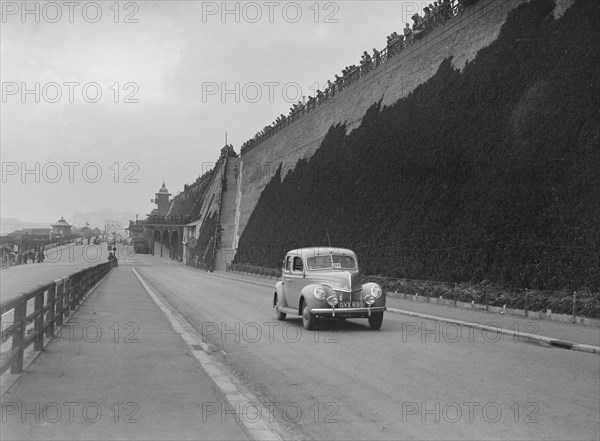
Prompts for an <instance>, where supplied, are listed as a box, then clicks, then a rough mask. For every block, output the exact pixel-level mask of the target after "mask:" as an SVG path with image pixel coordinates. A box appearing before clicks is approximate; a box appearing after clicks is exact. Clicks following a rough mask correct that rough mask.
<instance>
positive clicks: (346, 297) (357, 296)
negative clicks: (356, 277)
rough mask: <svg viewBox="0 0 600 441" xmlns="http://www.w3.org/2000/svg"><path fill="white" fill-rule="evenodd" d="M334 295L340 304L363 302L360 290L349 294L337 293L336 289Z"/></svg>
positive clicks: (344, 292)
mask: <svg viewBox="0 0 600 441" xmlns="http://www.w3.org/2000/svg"><path fill="white" fill-rule="evenodd" d="M335 295H336V296H337V298H338V300H339V301H340V302H342V301H362V300H363V298H362V290H361V289H356V290H354V291H352V292H351V293H349V292H346V291H339V290H337V289H336V290H335Z"/></svg>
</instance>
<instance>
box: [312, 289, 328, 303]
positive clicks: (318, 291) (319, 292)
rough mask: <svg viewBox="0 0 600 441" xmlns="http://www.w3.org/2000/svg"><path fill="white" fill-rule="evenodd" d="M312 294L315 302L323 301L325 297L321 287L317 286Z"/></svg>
mask: <svg viewBox="0 0 600 441" xmlns="http://www.w3.org/2000/svg"><path fill="white" fill-rule="evenodd" d="M313 294H314V295H315V298H316V299H317V300H325V296H326V295H327V293H326V292H325V289H323V287H322V286H317V287H316V288H315V291H314V292H313Z"/></svg>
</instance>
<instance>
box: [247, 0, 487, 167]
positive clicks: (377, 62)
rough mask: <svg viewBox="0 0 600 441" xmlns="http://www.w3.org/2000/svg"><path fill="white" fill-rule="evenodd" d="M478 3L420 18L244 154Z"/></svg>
mask: <svg viewBox="0 0 600 441" xmlns="http://www.w3.org/2000/svg"><path fill="white" fill-rule="evenodd" d="M478 1H479V0H450V1H449V4H448V6H445V8H447V9H440V10H439V11H438V12H437V13H436V14H431V15H430V16H429V17H427V18H424V17H419V18H420V21H419V22H418V24H415V25H413V28H412V29H411V32H410V34H409V35H406V36H405V35H399V38H398V39H396V40H392V41H388V45H387V46H386V47H385V48H384V49H382V50H381V51H377V52H375V53H374V54H373V57H371V58H369V59H368V60H363V61H361V65H360V66H351V67H350V68H349V69H348V70H346V71H345V72H344V74H343V77H338V76H337V75H336V77H337V78H336V80H335V81H334V82H331V81H328V85H327V87H325V88H324V90H323V91H322V92H321V91H320V90H319V91H317V96H315V97H309V99H308V101H307V102H306V103H298V104H295V105H294V106H293V108H292V110H291V111H290V113H289V114H288V116H287V117H286V116H285V115H282V116H283V118H279V117H278V118H277V121H276V122H275V123H274V124H272V125H268V126H265V127H264V128H263V129H262V130H261V131H259V132H258V133H257V134H256V135H255V136H254V138H252V139H249V140H248V141H246V142H245V143H244V144H243V145H242V147H241V150H240V151H241V154H242V155H243V154H245V153H248V152H250V151H251V150H252V149H253V148H254V147H256V146H257V145H259V144H260V143H261V142H262V141H264V140H266V139H268V138H270V137H271V136H273V135H274V134H275V133H277V132H279V131H280V130H282V129H283V128H285V127H287V126H288V125H290V124H291V123H293V122H294V121H296V120H297V119H299V118H300V117H302V116H304V115H306V114H307V113H310V111H311V110H313V109H315V108H316V107H318V106H320V105H321V104H323V103H324V102H326V101H327V100H329V99H330V98H332V97H334V96H335V95H336V94H338V93H340V92H341V91H342V90H343V89H344V88H346V87H348V86H350V85H351V84H352V83H354V82H356V81H358V80H359V79H360V78H362V77H364V76H366V75H367V74H368V73H369V72H371V71H372V70H374V69H377V68H378V67H379V66H382V65H384V64H386V63H387V62H388V61H390V60H391V59H392V58H393V57H395V56H396V55H398V54H399V53H400V52H402V50H403V49H404V48H406V47H408V46H411V45H412V44H413V43H414V42H415V40H420V39H422V38H423V37H424V36H425V35H427V34H428V33H429V32H430V31H432V30H433V29H435V28H436V27H438V26H440V25H442V24H444V23H445V22H446V21H447V20H449V19H450V18H452V17H454V16H456V15H459V14H460V13H461V12H462V11H463V10H464V9H465V8H466V7H467V6H471V5H473V4H475V3H477V2H478Z"/></svg>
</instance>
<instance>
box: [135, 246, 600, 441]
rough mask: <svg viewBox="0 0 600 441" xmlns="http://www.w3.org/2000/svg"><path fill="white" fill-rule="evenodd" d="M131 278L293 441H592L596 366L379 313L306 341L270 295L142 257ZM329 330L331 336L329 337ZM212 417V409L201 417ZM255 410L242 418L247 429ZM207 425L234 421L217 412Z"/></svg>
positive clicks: (261, 287)
mask: <svg viewBox="0 0 600 441" xmlns="http://www.w3.org/2000/svg"><path fill="white" fill-rule="evenodd" d="M138 257H139V261H137V262H136V263H135V266H136V268H137V270H138V271H139V272H140V274H141V275H142V276H143V277H144V278H145V280H146V281H147V282H149V283H150V285H151V286H152V287H153V288H154V289H155V290H156V291H158V292H159V293H160V294H162V296H164V297H165V298H166V299H167V300H168V302H170V303H171V305H173V306H174V307H175V308H176V309H177V310H178V311H179V312H180V313H181V314H183V315H184V316H185V317H186V319H187V320H188V321H189V322H190V323H191V324H192V325H193V327H194V328H195V331H196V332H197V333H198V334H202V335H203V338H204V340H205V341H206V342H207V343H209V344H210V345H211V349H212V355H213V356H214V357H216V358H217V359H218V360H219V361H220V362H222V363H223V364H224V365H225V366H226V367H227V369H228V370H229V372H230V373H231V374H232V375H233V376H235V377H236V378H237V379H238V380H239V381H240V383H241V384H243V385H244V386H245V387H247V388H248V389H250V391H251V392H253V394H254V395H255V396H256V397H257V399H258V400H260V404H262V405H263V406H265V407H267V408H269V409H270V411H271V414H272V416H269V418H272V419H273V420H274V421H276V422H277V423H279V424H280V425H281V426H282V427H284V428H285V430H286V431H287V433H286V435H285V437H286V438H287V437H289V438H292V439H332V440H366V439H382V440H384V439H385V440H395V439H429V440H448V439H469V440H475V439H478V440H483V439H511V440H516V439H527V440H534V439H536V440H556V439H570V440H572V439H598V438H599V436H600V431H599V415H600V405H599V402H600V380H599V372H600V357H598V356H597V355H593V354H587V353H578V352H572V351H565V350H563V349H558V348H548V347H542V346H539V345H536V344H530V343H523V342H515V341H514V340H513V338H512V337H508V336H502V335H497V334H494V333H487V334H486V333H484V332H482V331H479V330H473V329H469V328H459V327H456V326H454V327H440V324H439V322H434V321H428V320H421V319H419V320H415V319H411V318H410V317H407V316H403V315H399V314H392V313H386V314H385V319H384V323H383V326H382V328H381V330H379V331H372V330H370V329H369V328H368V324H367V321H366V320H364V319H363V320H347V321H346V322H345V323H342V324H339V325H338V324H336V323H334V322H330V323H329V326H330V328H329V329H325V330H320V331H306V330H304V329H303V328H302V325H301V321H300V320H299V319H297V318H296V319H293V318H292V319H290V318H289V317H288V320H287V321H285V322H278V321H277V320H276V319H275V314H274V312H273V309H272V308H271V299H272V295H273V288H272V287H270V286H268V285H269V283H268V281H265V283H266V285H265V284H260V283H248V282H245V281H236V280H232V279H230V278H223V277H219V276H216V275H211V274H208V273H205V272H203V271H199V270H195V269H192V268H189V267H184V266H182V265H181V264H178V263H175V262H172V261H168V260H164V259H160V258H159V257H155V256H138ZM334 327H335V329H334ZM207 408H209V409H214V408H213V407H207ZM253 410H255V409H252V408H248V409H246V410H245V413H242V417H243V418H248V419H253V418H255V414H256V412H254V413H253ZM208 417H210V418H220V419H221V420H223V419H225V420H226V419H227V418H234V417H233V416H231V415H229V414H227V413H226V412H225V413H223V412H219V411H215V413H214V415H212V414H211V415H209V416H208Z"/></svg>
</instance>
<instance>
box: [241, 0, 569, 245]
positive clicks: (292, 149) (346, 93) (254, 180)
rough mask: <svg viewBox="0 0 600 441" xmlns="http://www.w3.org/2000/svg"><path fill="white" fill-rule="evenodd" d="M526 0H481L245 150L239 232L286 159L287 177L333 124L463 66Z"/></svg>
mask: <svg viewBox="0 0 600 441" xmlns="http://www.w3.org/2000/svg"><path fill="white" fill-rule="evenodd" d="M526 1H527V0H481V1H480V2H478V3H477V4H475V5H473V6H471V7H469V8H467V9H465V10H464V11H463V12H462V13H461V14H460V15H458V16H455V17H453V18H452V19H450V20H448V21H447V22H446V23H445V24H443V25H441V26H439V27H437V28H435V29H434V30H433V31H431V32H430V33H429V34H428V35H426V36H425V37H424V38H423V39H422V40H419V41H416V42H415V44H413V45H412V46H410V47H408V48H405V49H404V50H403V51H402V52H401V53H400V54H398V55H396V56H395V57H394V58H393V59H391V60H389V61H388V62H387V63H385V64H383V65H381V66H379V67H378V68H377V69H374V70H373V71H371V72H369V74H367V75H366V76H365V77H363V78H361V79H359V80H358V81H356V82H355V83H353V84H351V85H350V86H348V87H346V88H345V89H344V90H343V91H341V92H340V93H338V94H336V95H335V96H334V97H333V98H330V99H329V100H327V101H325V102H324V103H323V104H321V105H320V106H318V107H317V108H315V109H313V110H312V111H311V112H310V113H308V114H307V115H305V116H303V117H302V118H300V119H298V120H296V121H294V122H293V123H291V124H290V125H289V126H287V127H285V128H284V129H282V130H280V131H278V132H277V133H275V134H274V135H273V136H271V137H270V138H268V139H266V140H264V141H263V142H262V143H260V144H259V145H257V146H255V147H254V148H252V149H251V150H249V151H247V152H244V154H243V155H242V169H241V178H242V181H241V186H240V195H239V213H238V214H237V216H236V218H237V225H236V230H237V238H238V239H239V237H240V236H241V234H242V232H243V230H244V228H245V226H246V224H247V223H248V219H249V218H250V215H251V214H252V211H253V210H254V207H255V206H256V204H257V202H258V199H259V198H260V194H261V192H262V190H263V189H264V187H265V185H266V184H267V183H268V182H269V181H270V179H271V178H272V176H273V175H274V173H275V172H276V170H277V168H278V167H279V166H280V164H283V173H282V177H284V176H285V174H286V172H287V170H291V169H293V168H294V166H295V165H296V163H297V161H298V160H299V159H302V158H309V157H310V156H312V154H313V153H314V152H315V150H316V149H317V148H318V147H319V145H320V143H321V141H322V140H323V138H324V136H325V135H326V133H327V131H328V130H329V128H330V127H331V126H333V125H336V124H340V123H342V124H344V123H345V124H346V127H347V129H348V131H351V130H352V129H354V128H356V127H358V126H359V125H360V123H361V121H362V117H363V115H364V114H365V112H366V110H367V109H368V108H369V107H370V106H371V105H373V104H374V103H376V102H379V101H380V100H381V101H382V105H391V104H393V103H395V102H396V101H398V100H399V99H401V98H403V97H405V96H407V95H408V94H410V93H411V92H412V91H413V90H414V89H415V88H416V87H417V86H419V85H420V84H423V83H424V82H426V81H427V80H428V79H430V78H431V77H432V76H433V75H435V73H436V72H437V70H438V68H439V66H440V64H441V63H442V61H443V60H444V59H447V58H450V57H453V65H454V66H455V68H457V69H462V68H463V67H464V66H465V64H466V63H467V62H468V61H471V60H473V59H474V58H475V55H476V54H477V52H479V50H481V49H482V48H484V47H486V46H488V45H489V44H491V43H492V42H493V41H494V40H495V39H496V38H497V37H498V35H499V33H500V29H501V28H502V25H503V24H504V23H505V21H506V18H507V15H508V12H509V11H511V10H512V9H514V8H516V7H517V6H519V5H520V4H522V3H525V2H526ZM558 3H559V4H561V3H564V2H562V1H559V2H558ZM390 31H392V30H390ZM330 49H331V50H335V48H330Z"/></svg>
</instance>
